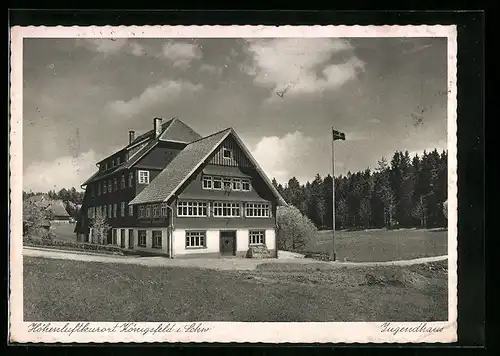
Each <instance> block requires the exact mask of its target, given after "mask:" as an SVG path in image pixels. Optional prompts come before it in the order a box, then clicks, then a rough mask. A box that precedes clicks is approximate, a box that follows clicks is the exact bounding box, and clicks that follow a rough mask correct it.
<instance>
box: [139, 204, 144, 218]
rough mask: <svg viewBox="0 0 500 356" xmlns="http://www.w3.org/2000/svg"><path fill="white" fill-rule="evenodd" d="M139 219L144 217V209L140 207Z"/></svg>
mask: <svg viewBox="0 0 500 356" xmlns="http://www.w3.org/2000/svg"><path fill="white" fill-rule="evenodd" d="M139 217H140V218H143V217H144V207H143V206H142V205H141V206H139Z"/></svg>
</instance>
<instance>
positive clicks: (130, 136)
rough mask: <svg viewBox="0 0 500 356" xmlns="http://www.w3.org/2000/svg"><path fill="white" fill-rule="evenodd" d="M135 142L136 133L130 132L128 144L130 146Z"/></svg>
mask: <svg viewBox="0 0 500 356" xmlns="http://www.w3.org/2000/svg"><path fill="white" fill-rule="evenodd" d="M134 140H135V131H134V130H130V131H129V132H128V144H129V145H130V144H131V143H132V142H134Z"/></svg>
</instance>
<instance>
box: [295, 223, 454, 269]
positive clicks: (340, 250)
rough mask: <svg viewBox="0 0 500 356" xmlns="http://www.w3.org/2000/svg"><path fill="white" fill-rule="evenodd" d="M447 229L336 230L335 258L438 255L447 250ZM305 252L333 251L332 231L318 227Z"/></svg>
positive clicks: (355, 259) (376, 259) (375, 259)
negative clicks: (318, 229) (319, 229)
mask: <svg viewBox="0 0 500 356" xmlns="http://www.w3.org/2000/svg"><path fill="white" fill-rule="evenodd" d="M447 239H448V232H447V231H446V230H443V229H434V230H424V229H399V230H382V229H380V230H362V231H336V232H335V250H336V254H337V260H338V261H344V260H347V261H353V262H383V261H395V260H409V259H414V258H421V257H432V256H441V255H446V254H447V253H448V251H447V250H448V247H447V246H448V241H447ZM305 250H306V251H307V252H314V253H327V254H330V253H331V251H332V231H331V230H329V231H319V232H318V233H317V234H316V236H315V237H314V238H313V239H312V240H311V241H310V243H309V244H308V245H307V246H306V248H305Z"/></svg>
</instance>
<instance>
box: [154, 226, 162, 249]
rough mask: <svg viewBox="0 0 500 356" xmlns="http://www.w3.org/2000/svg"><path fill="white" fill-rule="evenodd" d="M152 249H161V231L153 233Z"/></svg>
mask: <svg viewBox="0 0 500 356" xmlns="http://www.w3.org/2000/svg"><path fill="white" fill-rule="evenodd" d="M153 248H161V230H155V231H153Z"/></svg>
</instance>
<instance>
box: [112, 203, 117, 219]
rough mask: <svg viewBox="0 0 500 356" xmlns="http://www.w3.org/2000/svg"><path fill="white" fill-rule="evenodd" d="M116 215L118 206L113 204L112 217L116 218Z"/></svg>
mask: <svg viewBox="0 0 500 356" xmlns="http://www.w3.org/2000/svg"><path fill="white" fill-rule="evenodd" d="M117 214H118V205H117V204H114V205H113V217H114V218H116V215H117Z"/></svg>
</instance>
